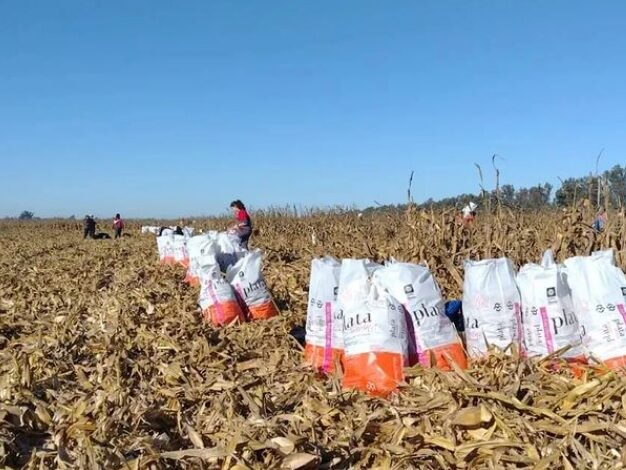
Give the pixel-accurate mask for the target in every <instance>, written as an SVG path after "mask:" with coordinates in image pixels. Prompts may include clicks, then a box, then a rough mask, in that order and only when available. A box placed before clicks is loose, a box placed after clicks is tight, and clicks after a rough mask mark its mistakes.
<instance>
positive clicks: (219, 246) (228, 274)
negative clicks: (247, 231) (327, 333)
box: [157, 231, 278, 326]
mask: <svg viewBox="0 0 626 470" xmlns="http://www.w3.org/2000/svg"><path fill="white" fill-rule="evenodd" d="M157 246H158V248H159V258H160V260H161V262H162V263H164V264H180V265H182V266H183V267H185V268H186V275H185V279H184V281H185V282H186V283H188V284H190V285H192V286H199V287H200V295H199V298H198V303H199V305H200V308H201V310H202V315H203V317H204V319H205V320H206V321H207V322H209V323H211V324H213V325H215V326H224V325H229V324H231V323H234V322H237V321H245V320H265V319H268V318H272V317H274V316H276V315H278V309H277V307H276V303H275V302H274V299H273V298H272V296H271V294H270V292H269V289H268V288H267V284H266V282H265V279H264V277H263V272H262V269H263V266H262V255H261V251H260V250H253V251H247V250H244V249H243V248H242V247H241V246H240V244H239V238H238V237H237V236H236V235H234V234H232V233H229V232H216V231H209V232H206V233H203V234H200V235H196V236H186V235H174V234H173V233H164V234H162V235H161V236H160V237H157Z"/></svg>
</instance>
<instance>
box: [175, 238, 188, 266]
mask: <svg viewBox="0 0 626 470" xmlns="http://www.w3.org/2000/svg"><path fill="white" fill-rule="evenodd" d="M173 239H174V241H173V243H172V250H173V253H174V262H175V263H177V264H180V265H181V266H183V267H185V268H187V267H188V266H189V253H188V252H187V238H186V237H185V236H184V235H174V236H173Z"/></svg>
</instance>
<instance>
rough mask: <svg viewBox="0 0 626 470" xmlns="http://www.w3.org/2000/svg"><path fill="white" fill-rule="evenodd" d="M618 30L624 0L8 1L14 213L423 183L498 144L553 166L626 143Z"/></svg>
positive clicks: (202, 206)
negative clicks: (413, 175)
mask: <svg viewBox="0 0 626 470" xmlns="http://www.w3.org/2000/svg"><path fill="white" fill-rule="evenodd" d="M625 32H626V2H624V1H617V0H615V1H602V2H592V1H587V2H579V1H558V0H551V1H506V0H494V1H486V0H484V1H466V0H463V1H445V0H436V1H415V0H410V1H409V0H407V1H395V2H383V1H379V0H375V1H373V0H372V1H369V0H359V1H339V2H338V1H326V0H322V1H299V0H286V1H252V0H246V1H243V0H241V1H238V0H224V1H216V0H202V1H181V2H175V1H161V0H144V1H141V0H134V1H123V2H122V1H114V0H107V1H87V0H76V1H69V0H68V1H66V0H55V1H45V0H40V1H36V2H35V1H29V0H12V1H6V0H5V1H2V2H0V161H1V163H2V165H1V168H2V170H1V171H0V190H1V195H0V215H17V214H19V212H20V211H22V210H24V209H28V210H32V211H34V212H35V213H36V214H37V215H40V216H52V215H70V214H76V215H78V216H81V215H83V214H84V213H86V212H90V213H91V212H93V213H95V214H97V215H101V216H109V215H111V214H114V213H115V212H121V213H122V214H123V215H126V216H129V217H131V216H178V215H191V214H194V215H201V214H212V213H219V212H222V211H224V210H225V209H226V208H227V205H228V203H229V202H230V201H231V200H232V199H234V198H240V199H242V200H244V202H246V203H247V204H248V205H249V206H252V207H257V208H259V207H264V206H268V205H284V204H288V203H289V204H301V205H307V206H311V205H317V206H319V205H330V204H356V205H357V206H367V205H371V204H372V203H373V201H374V200H376V201H378V202H381V203H390V202H403V201H404V198H405V197H406V186H407V179H408V175H409V173H410V171H411V170H412V169H414V170H415V171H416V179H415V184H414V193H415V197H416V199H418V200H423V199H427V198H428V197H431V196H432V197H435V198H437V197H443V196H447V195H452V194H456V193H459V192H469V191H477V190H478V179H477V176H476V171H475V169H474V166H473V164H474V162H479V163H481V164H483V165H484V166H485V167H488V166H489V164H490V156H491V155H492V154H494V153H497V154H499V155H501V156H502V157H503V158H504V160H503V161H501V162H500V167H501V170H502V179H503V182H505V183H507V182H508V183H512V184H514V185H516V186H520V185H531V184H534V183H537V182H540V181H548V182H552V183H554V184H558V179H557V178H558V177H559V176H561V177H565V176H579V175H583V174H587V173H588V172H589V171H590V170H591V169H593V167H594V165H595V156H596V154H597V153H598V151H599V150H600V149H601V148H602V147H604V148H605V151H604V156H603V157H602V160H601V166H602V168H608V167H610V166H612V165H614V164H616V163H621V164H625V163H626V39H625V34H626V33H625ZM490 180H492V178H491V177H490ZM491 183H492V182H491V181H489V184H491Z"/></svg>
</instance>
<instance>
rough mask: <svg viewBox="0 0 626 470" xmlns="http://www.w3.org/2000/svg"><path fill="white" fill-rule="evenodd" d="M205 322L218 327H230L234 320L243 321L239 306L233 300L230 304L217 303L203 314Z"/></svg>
mask: <svg viewBox="0 0 626 470" xmlns="http://www.w3.org/2000/svg"><path fill="white" fill-rule="evenodd" d="M202 314H203V316H204V320H205V321H207V322H210V323H212V324H213V325H216V326H224V325H228V324H230V323H231V322H233V321H234V320H237V319H240V320H241V319H242V318H243V315H242V313H241V308H240V307H239V304H238V303H237V302H236V301H234V300H232V301H228V302H222V303H215V304H213V305H211V306H210V307H208V308H206V309H205V310H204V311H203V312H202Z"/></svg>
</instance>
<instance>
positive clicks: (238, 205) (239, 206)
mask: <svg viewBox="0 0 626 470" xmlns="http://www.w3.org/2000/svg"><path fill="white" fill-rule="evenodd" d="M230 208H231V209H232V210H233V211H234V212H235V213H237V212H239V211H245V210H246V206H244V205H243V202H241V201H240V200H239V199H237V200H236V201H233V202H231V203H230Z"/></svg>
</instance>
